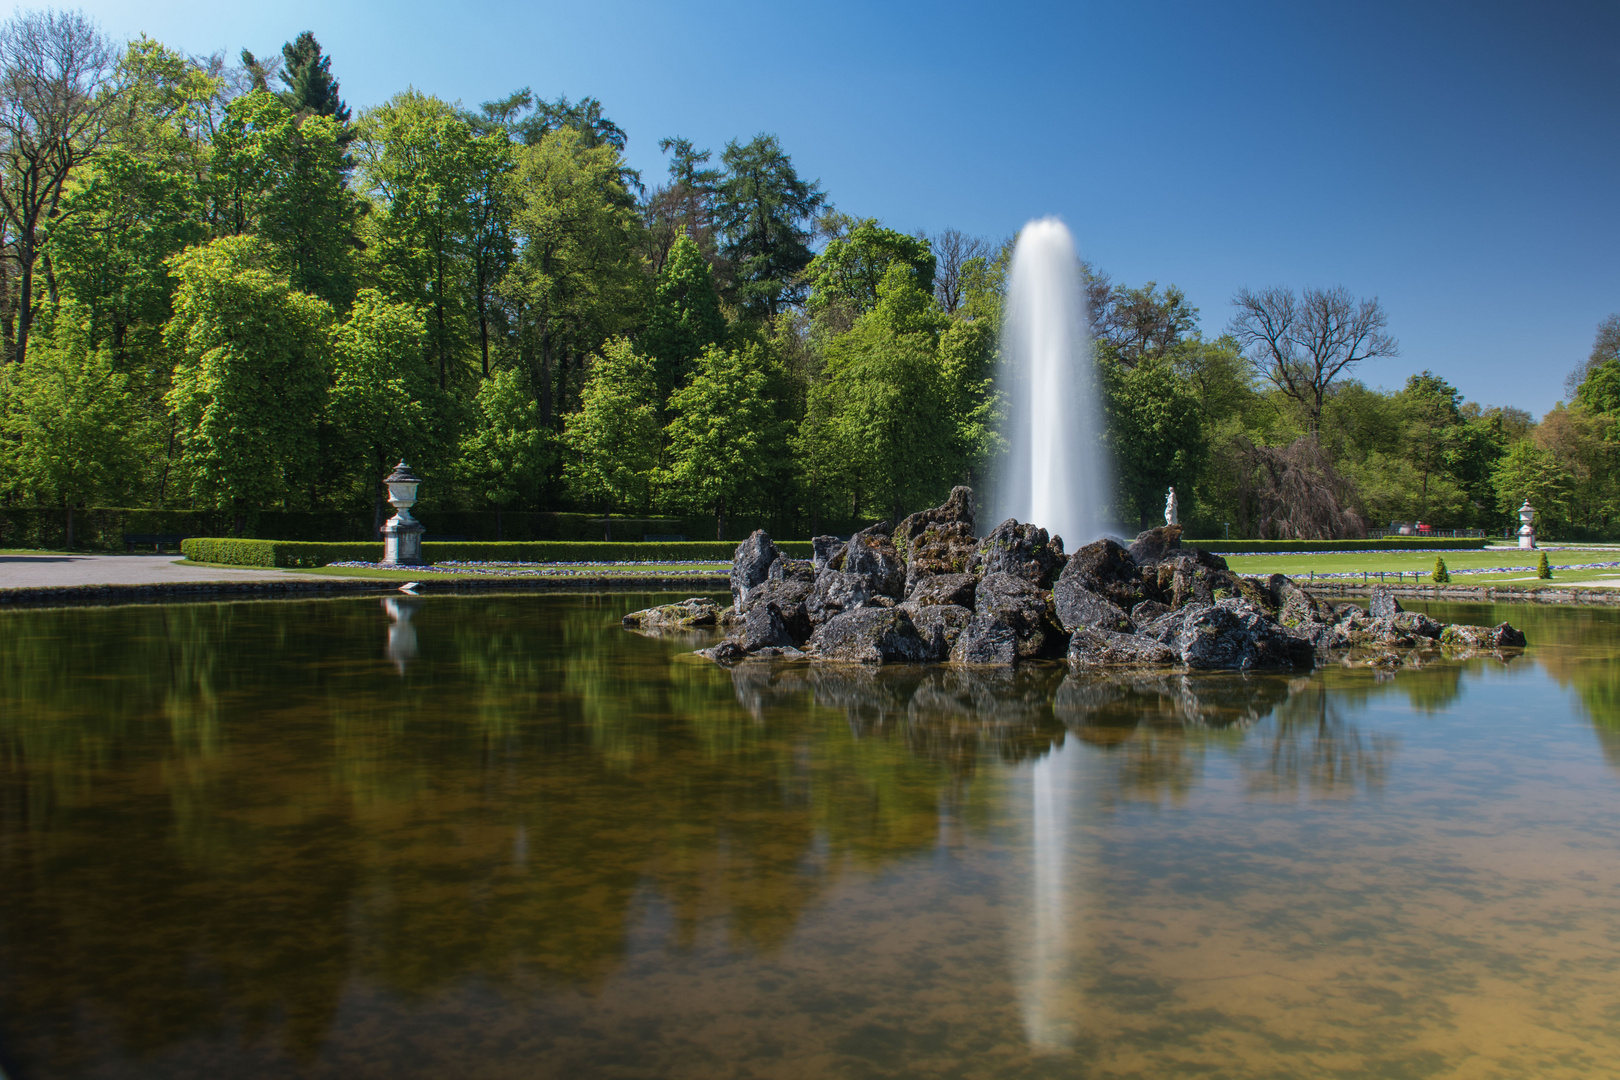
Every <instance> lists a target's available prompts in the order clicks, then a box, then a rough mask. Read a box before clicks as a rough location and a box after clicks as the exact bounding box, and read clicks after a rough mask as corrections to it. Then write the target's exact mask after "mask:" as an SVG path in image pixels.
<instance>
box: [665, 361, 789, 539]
mask: <svg viewBox="0 0 1620 1080" xmlns="http://www.w3.org/2000/svg"><path fill="white" fill-rule="evenodd" d="M768 388H769V379H768V377H767V373H766V361H765V357H764V352H763V350H762V349H761V348H760V347H759V346H758V345H750V346H748V347H747V348H745V349H741V350H736V351H727V350H726V349H723V348H720V347H718V346H711V347H710V348H709V349H707V350H706V351H705V352H704V353H703V355H702V356H701V357H700V358H699V359H698V362H697V368H696V370H695V371H694V372H693V374H692V378H691V381H690V382H688V383H687V384H686V385H685V386H683V387H681V388H680V389H679V390H677V391H676V392H675V395H674V397H672V398H671V399H670V409H671V411H672V412H673V413H674V414H675V415H674V419H672V420H671V421H670V422H669V427H668V429H667V435H668V440H669V451H668V455H669V465H668V467H667V468H665V469H664V470H662V471H661V472H660V474H659V483H660V486H661V487H662V488H663V489H664V493H665V497H666V498H667V499H669V500H670V501H671V502H673V503H675V504H676V505H679V506H687V507H701V508H703V509H704V510H707V511H709V512H710V513H712V514H714V530H715V533H714V538H715V539H716V540H724V539H725V538H726V515H727V514H728V513H731V512H735V511H737V510H742V509H751V508H754V507H757V506H759V505H760V504H761V503H762V502H764V499H763V498H762V496H763V494H764V489H765V488H766V486H767V485H768V484H769V483H770V481H771V480H772V478H773V477H775V476H776V475H778V472H779V469H780V462H781V459H782V457H783V455H784V454H785V452H786V449H787V446H786V432H785V429H784V427H783V425H782V423H781V422H780V420H779V419H778V418H777V416H776V410H775V409H774V408H773V406H772V402H771V400H770V395H769V394H768V392H767V391H768Z"/></svg>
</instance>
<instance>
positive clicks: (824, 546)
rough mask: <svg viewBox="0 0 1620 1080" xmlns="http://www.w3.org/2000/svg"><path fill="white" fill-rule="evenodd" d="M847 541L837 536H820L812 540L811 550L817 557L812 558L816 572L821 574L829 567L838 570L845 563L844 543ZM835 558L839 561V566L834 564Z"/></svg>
mask: <svg viewBox="0 0 1620 1080" xmlns="http://www.w3.org/2000/svg"><path fill="white" fill-rule="evenodd" d="M846 542H847V541H844V540H840V539H838V537H836V536H818V537H816V538H815V539H813V540H811V541H810V550H811V551H812V552H813V553H814V554H815V558H813V559H811V560H810V562H811V565H813V566H814V567H815V569H816V573H818V574H819V573H821V572H822V571H823V570H829V569H830V570H837V569H838V568H839V567H840V566H842V565H843V563H844V544H845V543H846ZM835 559H836V560H837V561H838V566H834V565H833V561H834V560H835Z"/></svg>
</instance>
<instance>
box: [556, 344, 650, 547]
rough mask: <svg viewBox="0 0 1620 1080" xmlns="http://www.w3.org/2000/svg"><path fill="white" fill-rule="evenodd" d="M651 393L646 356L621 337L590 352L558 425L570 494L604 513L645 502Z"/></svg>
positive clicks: (638, 505)
mask: <svg viewBox="0 0 1620 1080" xmlns="http://www.w3.org/2000/svg"><path fill="white" fill-rule="evenodd" d="M657 393H658V382H657V376H656V375H655V373H654V371H653V365H652V361H650V360H648V359H647V358H646V357H644V356H642V355H641V354H639V353H637V352H636V350H635V348H634V347H633V346H632V345H631V344H630V342H629V341H628V340H627V339H625V338H618V339H615V340H614V341H612V342H609V343H608V346H607V348H605V349H603V350H602V355H601V356H600V357H594V358H592V361H591V364H590V369H589V374H588V375H587V377H586V379H585V386H584V389H583V391H582V392H581V394H580V408H579V411H578V412H576V413H572V414H570V415H569V417H568V419H567V423H566V425H565V427H564V429H563V442H564V443H565V444H566V445H567V447H568V450H569V456H568V462H567V465H566V467H565V471H564V477H565V479H566V480H567V483H568V488H569V490H570V491H571V492H572V493H573V494H574V497H575V498H577V499H579V500H580V501H581V502H584V503H585V504H587V505H592V506H600V507H602V508H603V510H604V511H605V512H606V513H607V514H610V515H611V514H612V513H613V511H614V510H616V509H622V508H637V509H640V508H643V507H645V506H646V505H647V502H648V495H649V490H650V482H651V479H652V473H653V469H654V468H655V467H656V466H657V464H658V449H659V441H660V440H659V423H658V403H657V400H656V398H657ZM607 535H609V536H611V532H608V533H607Z"/></svg>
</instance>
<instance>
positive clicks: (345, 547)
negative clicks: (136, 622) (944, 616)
mask: <svg viewBox="0 0 1620 1080" xmlns="http://www.w3.org/2000/svg"><path fill="white" fill-rule="evenodd" d="M776 546H777V547H778V548H779V549H781V551H782V553H783V554H784V555H787V556H788V557H790V558H795V559H808V558H810V557H811V554H812V552H811V548H810V542H809V541H808V540H784V541H779V542H778V543H777V545H776ZM736 550H737V545H736V544H734V543H731V542H730V541H716V540H688V541H679V542H671V543H651V544H649V543H631V542H628V541H626V542H612V543H609V542H607V541H602V540H598V541H595V542H568V541H560V540H534V541H509V542H505V543H501V542H495V541H491V542H487V543H486V542H480V541H465V542H454V543H427V544H423V545H422V557H423V558H424V559H425V560H427V561H428V562H430V563H435V562H533V563H558V562H670V561H682V562H707V561H713V560H722V559H723V560H728V561H729V560H730V558H731V556H732V554H733V553H734V552H735V551H736ZM180 551H181V553H182V554H184V555H185V556H186V558H188V559H190V560H192V561H193V562H206V563H223V564H225V565H228V566H279V567H284V568H289V569H304V568H309V567H315V566H327V565H329V564H331V563H335V562H376V561H378V560H379V559H381V558H382V557H383V546H382V544H380V543H365V542H359V543H335V544H322V543H314V542H311V541H304V540H239V539H235V538H229V537H223V538H222V537H192V538H191V539H188V540H185V541H183V542H182V543H181V545H180Z"/></svg>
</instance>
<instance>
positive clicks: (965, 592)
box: [906, 574, 979, 610]
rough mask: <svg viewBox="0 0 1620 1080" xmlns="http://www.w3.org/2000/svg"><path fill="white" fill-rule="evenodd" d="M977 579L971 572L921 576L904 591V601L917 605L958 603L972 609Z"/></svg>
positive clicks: (977, 583)
mask: <svg viewBox="0 0 1620 1080" xmlns="http://www.w3.org/2000/svg"><path fill="white" fill-rule="evenodd" d="M978 585H979V579H978V578H976V577H974V576H973V575H972V574H937V575H935V576H933V577H927V578H923V579H922V580H921V581H919V582H917V583H916V584H915V585H913V586H912V587H911V588H910V589H909V590H907V592H906V602H907V603H908V604H916V605H917V606H919V607H927V606H929V605H930V604H958V605H960V606H962V607H965V608H968V609H970V610H971V609H972V607H973V597H974V593H975V592H977V590H978Z"/></svg>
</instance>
